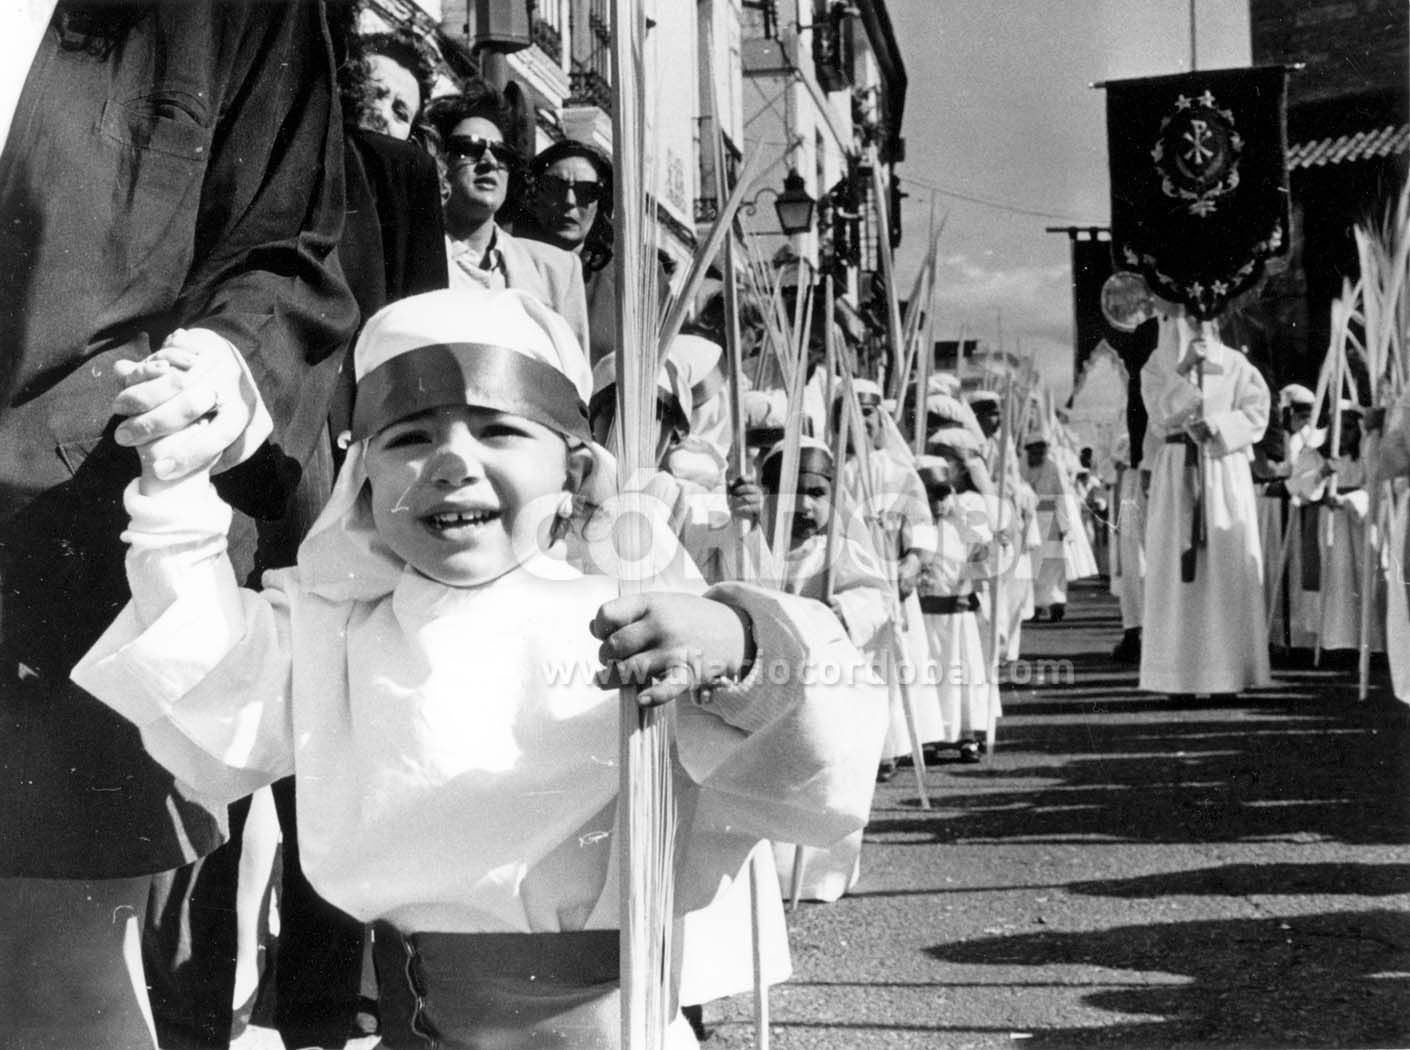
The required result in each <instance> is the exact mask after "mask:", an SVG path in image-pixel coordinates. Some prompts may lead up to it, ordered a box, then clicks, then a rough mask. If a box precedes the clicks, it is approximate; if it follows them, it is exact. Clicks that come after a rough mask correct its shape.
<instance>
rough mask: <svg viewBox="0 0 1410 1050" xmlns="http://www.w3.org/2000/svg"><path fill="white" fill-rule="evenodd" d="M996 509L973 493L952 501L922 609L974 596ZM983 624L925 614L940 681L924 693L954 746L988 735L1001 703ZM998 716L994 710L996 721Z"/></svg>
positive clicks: (924, 579)
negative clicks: (929, 602)
mask: <svg viewBox="0 0 1410 1050" xmlns="http://www.w3.org/2000/svg"><path fill="white" fill-rule="evenodd" d="M997 508H998V500H997V499H996V498H994V499H990V500H986V499H985V498H984V497H983V496H980V495H979V494H978V493H975V492H961V493H957V494H956V495H955V496H954V498H953V500H952V502H951V504H950V507H949V509H948V511H947V512H946V513H945V515H944V516H942V517H941V518H940V519H939V521H938V522H936V526H937V530H938V533H939V544H938V549H937V551H936V553H935V554H934V556H932V557H931V558H930V560H929V561H928V562H926V565H925V568H924V569H923V570H922V571H921V577H920V588H919V593H920V596H921V605H922V606H924V604H925V599H926V598H927V597H935V598H966V597H968V596H969V595H972V594H973V593H974V580H975V579H976V578H982V577H983V576H984V575H985V574H986V572H987V571H988V566H989V557H990V544H992V543H993V542H994V530H993V514H994V512H995V511H996V510H997ZM979 624H980V621H979V616H978V614H977V613H975V612H973V611H968V610H967V611H962V612H953V613H943V614H936V613H926V614H925V631H926V636H927V637H928V638H929V640H930V648H931V651H932V652H934V653H935V666H936V671H937V677H936V679H935V680H934V681H933V682H932V683H928V684H927V686H928V687H927V688H925V689H923V690H920V692H921V693H922V694H923V695H924V696H925V697H926V704H927V706H938V707H939V710H940V717H941V719H942V720H943V722H944V724H945V725H946V727H947V728H948V730H949V736H948V738H947V739H948V740H951V741H955V740H969V739H974V738H976V737H977V736H980V735H984V734H987V733H988V732H989V731H990V729H991V715H990V704H991V700H992V702H993V703H995V704H996V705H997V701H998V690H997V687H994V688H992V689H991V683H990V680H989V679H990V676H989V674H988V667H987V664H988V661H987V660H986V659H985V656H984V642H983V639H982V638H981V636H980V633H979ZM991 693H992V697H991ZM997 716H998V711H997V710H995V712H994V714H993V717H997Z"/></svg>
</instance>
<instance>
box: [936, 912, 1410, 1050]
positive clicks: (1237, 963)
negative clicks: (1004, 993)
mask: <svg viewBox="0 0 1410 1050" xmlns="http://www.w3.org/2000/svg"><path fill="white" fill-rule="evenodd" d="M927 952H928V954H929V955H931V956H932V957H933V958H935V959H938V960H941V961H944V962H948V963H961V964H965V965H981V966H1003V967H1006V968H1010V969H1011V968H1012V967H1014V966H1016V965H1017V966H1081V967H1101V968H1103V969H1107V970H1125V971H1141V972H1147V973H1151V972H1154V973H1157V974H1169V975H1172V977H1173V978H1175V979H1176V980H1174V981H1171V982H1168V983H1152V984H1150V985H1148V986H1146V987H1138V988H1132V987H1126V988H1118V989H1111V988H1107V989H1102V990H1099V991H1095V992H1092V993H1090V994H1088V995H1085V996H1083V998H1082V1001H1083V1003H1084V1004H1086V1005H1088V1006H1091V1007H1095V1008H1098V1009H1101V1010H1107V1011H1111V1012H1112V1013H1116V1014H1127V1015H1136V1016H1133V1017H1132V1018H1131V1019H1130V1020H1125V1021H1117V1023H1114V1024H1112V1025H1102V1026H1088V1027H1082V1028H1057V1027H1053V1028H1047V1029H1044V1028H1030V1029H1029V1032H1030V1034H1031V1036H1032V1038H1031V1039H1027V1040H1025V1045H1028V1046H1042V1047H1090V1046H1113V1047H1179V1046H1199V1047H1242V1048H1257V1047H1362V1046H1364V1047H1405V1046H1410V972H1407V971H1410V917H1407V916H1406V915H1404V914H1401V913H1399V912H1391V911H1364V912H1347V913H1335V914H1322V915H1308V916H1301V917H1296V918H1292V917H1289V918H1267V919H1262V918H1260V919H1250V920H1223V921H1210V922H1190V923H1171V924H1158V925H1147V926H1121V927H1115V928H1111V929H1107V930H1102V931H1098V932H1090V933H1059V932H1054V933H1036V934H1023V935H1018V936H1009V937H993V938H986V939H983V940H977V941H970V942H966V943H961V944H941V945H937V946H935V947H933V948H930V949H927ZM1180 978H1183V979H1184V980H1183V981H1181V980H1179V979H1180ZM1137 1017H1139V1019H1137Z"/></svg>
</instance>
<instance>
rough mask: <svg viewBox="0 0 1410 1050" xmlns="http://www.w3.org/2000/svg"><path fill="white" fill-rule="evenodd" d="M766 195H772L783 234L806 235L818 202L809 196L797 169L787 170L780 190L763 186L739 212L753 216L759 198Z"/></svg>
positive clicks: (756, 209)
mask: <svg viewBox="0 0 1410 1050" xmlns="http://www.w3.org/2000/svg"><path fill="white" fill-rule="evenodd" d="M766 193H772V194H774V211H775V212H776V213H777V214H778V225H779V228H780V229H782V230H783V232H784V233H786V234H788V235H790V236H792V235H793V234H795V233H807V232H808V231H809V230H811V229H812V228H813V209H814V208H816V207H817V206H818V202H817V201H815V200H814V199H813V198H812V197H811V196H810V195H809V193H808V186H807V183H805V182H804V181H803V176H802V175H799V174H798V169H797V168H790V169H789V172H788V175H787V176H785V177H784V180H783V189H782V190H776V189H774V188H773V187H772V186H765V187H764V188H763V189H762V190H760V191H759V192H758V193H756V194H755V195H754V199H753V200H750V201H745V202H744V203H743V204H741V205H740V206H739V210H740V211H742V212H744V214H745V215H753V214H754V213H755V212H757V211H758V210H759V198H760V197H762V196H763V195H764V194H766Z"/></svg>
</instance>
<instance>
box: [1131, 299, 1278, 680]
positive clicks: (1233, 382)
mask: <svg viewBox="0 0 1410 1050" xmlns="http://www.w3.org/2000/svg"><path fill="white" fill-rule="evenodd" d="M1201 352H1203V354H1204V358H1203V363H1202V364H1200V365H1198V366H1194V365H1192V362H1193V361H1194V360H1195V358H1196V357H1197V356H1198V355H1199V353H1201ZM1182 365H1183V366H1184V367H1183V368H1182V367H1181V366H1182ZM1201 372H1202V373H1203V376H1202V378H1200V373H1201ZM1141 394H1142V397H1143V398H1144V400H1145V403H1146V410H1147V412H1148V413H1149V415H1150V422H1149V426H1148V429H1147V439H1148V443H1149V442H1152V441H1153V442H1154V443H1155V444H1154V448H1155V453H1154V456H1153V457H1152V458H1151V459H1150V460H1149V463H1150V468H1151V485H1150V502H1149V517H1148V524H1147V532H1146V584H1145V599H1146V603H1145V611H1144V615H1143V617H1142V619H1143V622H1144V630H1143V639H1142V641H1143V644H1142V648H1141V677H1140V687H1141V688H1142V689H1146V690H1150V691H1153V692H1159V693H1173V694H1190V693H1208V694H1223V693H1238V692H1240V691H1241V690H1243V689H1247V688H1249V687H1252V686H1261V685H1266V684H1267V683H1268V680H1269V677H1268V634H1267V624H1266V622H1265V620H1264V616H1265V614H1266V610H1265V609H1264V607H1263V602H1262V598H1263V552H1262V549H1261V547H1260V544H1259V538H1258V511H1257V508H1256V507H1255V505H1254V500H1255V496H1254V491H1253V478H1252V475H1251V474H1250V472H1249V461H1250V459H1251V458H1252V447H1253V444H1254V442H1256V441H1257V440H1258V439H1259V438H1260V437H1261V436H1262V435H1263V430H1264V428H1265V427H1266V426H1267V424H1268V405H1269V395H1268V386H1267V384H1266V383H1264V381H1263V377H1262V376H1261V375H1259V373H1258V369H1256V368H1254V367H1253V365H1251V364H1249V362H1248V361H1247V360H1246V359H1245V358H1244V356H1243V355H1242V354H1241V353H1239V352H1238V351H1237V350H1233V349H1231V348H1229V347H1227V346H1225V345H1224V344H1223V343H1222V342H1220V341H1219V339H1218V336H1217V334H1216V332H1215V331H1214V328H1213V325H1205V326H1203V327H1202V328H1197V327H1195V325H1194V324H1193V323H1192V322H1190V321H1188V320H1186V319H1185V317H1184V315H1183V311H1181V312H1179V313H1176V314H1174V315H1173V316H1166V317H1164V318H1162V320H1161V328H1160V343H1159V345H1158V346H1157V347H1156V349H1155V352H1154V353H1152V354H1151V356H1150V359H1149V360H1148V361H1147V362H1146V364H1145V367H1144V368H1142V370H1141Z"/></svg>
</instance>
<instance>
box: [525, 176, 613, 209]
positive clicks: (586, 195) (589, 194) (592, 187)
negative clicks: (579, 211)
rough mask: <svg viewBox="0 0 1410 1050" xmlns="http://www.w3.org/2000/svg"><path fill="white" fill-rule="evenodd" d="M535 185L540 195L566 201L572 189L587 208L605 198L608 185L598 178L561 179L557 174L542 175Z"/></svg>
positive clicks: (575, 198)
mask: <svg viewBox="0 0 1410 1050" xmlns="http://www.w3.org/2000/svg"><path fill="white" fill-rule="evenodd" d="M535 185H536V186H537V187H538V191H539V194H540V196H543V197H546V198H548V199H549V200H556V201H566V200H567V199H568V194H569V192H570V191H571V192H572V194H573V199H574V200H575V201H577V202H578V205H579V206H580V207H583V208H586V207H588V206H589V205H591V204H596V203H597V202H598V201H600V200H602V199H603V196H604V195H605V191H606V189H607V187H605V186H604V185H602V183H600V182H598V181H597V180H596V179H583V180H581V181H576V180H573V179H561V178H559V177H558V176H557V175H540V176H539V178H538V180H537V182H536V183H535Z"/></svg>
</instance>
